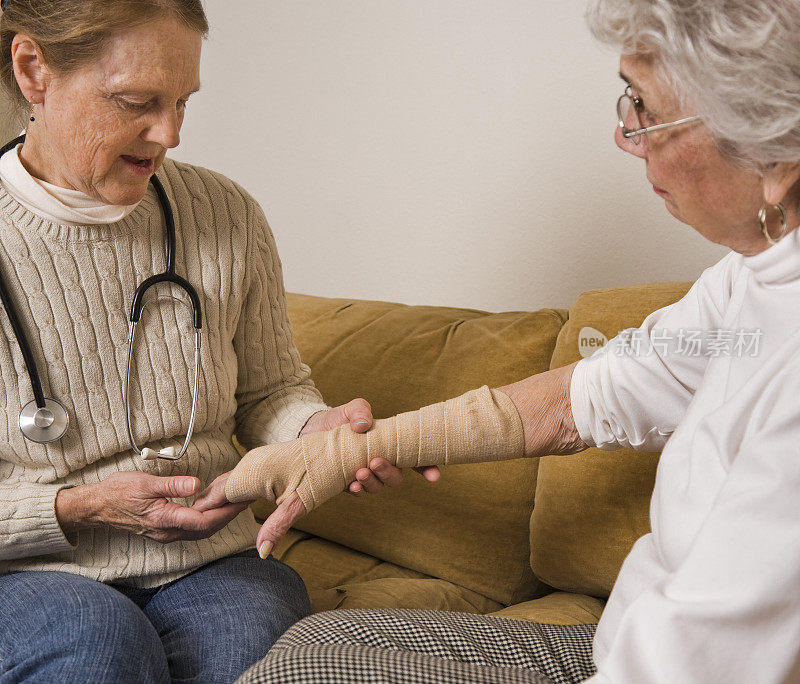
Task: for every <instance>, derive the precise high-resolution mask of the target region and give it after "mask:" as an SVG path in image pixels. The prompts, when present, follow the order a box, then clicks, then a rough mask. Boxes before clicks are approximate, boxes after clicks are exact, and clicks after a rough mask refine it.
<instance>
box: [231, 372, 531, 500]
mask: <svg viewBox="0 0 800 684" xmlns="http://www.w3.org/2000/svg"><path fill="white" fill-rule="evenodd" d="M523 449H524V438H523V433H522V422H521V420H520V417H519V414H518V413H517V409H516V407H515V406H514V403H513V402H512V401H511V399H510V398H509V397H508V395H506V394H504V393H503V392H501V391H499V390H493V389H489V388H488V387H486V386H484V387H481V388H479V389H476V390H472V391H470V392H467V393H466V394H463V395H461V396H460V397H456V398H455V399H448V400H447V401H443V402H440V403H438V404H432V405H430V406H425V407H423V408H421V409H419V410H418V411H409V412H408V413H401V414H399V415H397V416H394V417H392V418H385V419H379V420H375V421H374V424H373V427H372V429H370V430H369V431H368V432H366V433H356V432H353V430H352V429H351V428H350V425H342V426H340V427H338V428H336V429H335V430H329V431H327V432H315V433H311V434H307V435H304V436H303V437H300V438H299V439H294V440H292V441H290V442H282V443H279V444H269V445H266V446H261V447H257V448H255V449H252V450H251V451H248V452H247V454H245V456H244V457H243V458H242V460H241V461H240V462H239V464H238V465H237V466H236V467H235V468H234V469H233V471H232V472H231V474H230V476H229V477H228V481H227V484H226V485H225V495H226V496H227V498H228V500H229V501H251V500H253V499H258V498H262V497H263V498H266V499H269V500H272V501H275V502H276V503H281V502H282V501H283V500H284V499H285V498H286V497H287V496H289V494H291V493H292V492H295V491H296V492H297V493H298V495H299V496H300V499H301V500H302V502H303V504H304V505H305V507H306V510H307V511H310V510H312V509H314V508H317V507H318V506H320V505H321V504H322V503H324V502H325V501H327V500H328V499H330V498H331V497H332V496H334V495H336V494H338V493H340V492H342V491H344V489H345V488H346V487H347V486H348V485H349V484H350V482H352V481H353V480H355V474H356V472H357V471H358V470H359V469H360V468H366V467H368V464H369V462H370V461H371V460H372V459H373V458H376V457H382V458H385V459H386V460H387V461H389V463H392V464H394V465H396V466H398V467H400V468H404V467H408V466H430V465H448V464H453V463H476V462H483V461H502V460H507V459H512V458H520V457H522V456H523Z"/></svg>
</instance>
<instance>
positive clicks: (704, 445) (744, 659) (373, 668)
mask: <svg viewBox="0 0 800 684" xmlns="http://www.w3.org/2000/svg"><path fill="white" fill-rule="evenodd" d="M588 17H589V22H590V26H591V28H592V30H593V31H594V33H595V35H597V36H598V37H599V38H600V39H602V40H604V41H606V42H608V43H611V44H613V45H615V46H616V47H617V48H619V49H620V50H621V51H622V57H621V60H620V75H621V77H622V79H623V85H622V89H623V90H624V92H623V94H622V95H621V97H620V98H619V100H618V103H617V111H618V116H619V126H618V127H617V129H616V134H615V135H616V141H617V144H618V145H619V146H620V148H621V149H622V150H624V151H625V152H628V153H629V154H632V155H634V156H636V157H638V158H640V159H641V160H642V161H643V162H644V170H645V173H646V176H647V180H648V182H649V183H650V184H652V186H653V190H654V191H655V192H656V194H658V195H659V197H661V198H663V200H664V203H665V205H666V208H667V210H668V211H669V212H670V213H672V214H673V215H674V216H675V217H677V218H678V219H680V220H681V221H683V222H685V223H687V224H689V225H691V226H692V227H693V228H694V229H695V230H697V231H698V232H699V233H700V234H701V235H703V236H704V237H706V238H707V239H709V240H711V241H712V242H715V243H718V244H722V245H726V246H727V247H729V248H730V250H731V251H730V252H729V253H728V254H727V255H726V256H725V257H724V258H723V259H722V260H721V261H720V262H719V263H717V264H715V265H713V266H711V267H710V268H708V269H707V270H706V271H704V272H703V274H702V275H701V276H700V278H699V279H698V280H697V282H696V283H695V284H694V286H693V287H692V288H691V290H690V291H689V293H688V294H687V295H686V296H685V297H684V298H683V299H682V300H681V301H679V302H677V303H675V304H673V305H672V306H669V307H666V308H664V309H661V310H659V311H656V312H655V313H653V314H651V315H650V316H649V317H648V318H647V319H646V320H645V322H644V323H643V325H642V326H641V328H640V329H638V330H634V331H633V332H636V333H637V335H636V336H635V339H636V340H637V342H639V343H642V344H641V347H640V350H639V351H638V352H637V350H636V349H635V347H634V346H633V345H632V340H633V339H634V335H632V334H624V335H619V336H618V337H616V338H614V339H613V340H611V341H610V342H609V344H608V345H607V346H606V347H605V348H603V349H602V350H599V351H597V352H596V353H595V354H594V355H593V356H592V357H590V358H588V359H583V360H581V361H580V362H578V363H577V364H573V365H571V366H568V367H566V368H562V369H558V370H553V371H550V372H548V373H543V374H541V375H538V376H535V377H531V378H528V379H526V380H522V381H520V382H518V383H515V384H513V385H509V386H507V387H502V388H499V389H497V390H489V389H488V388H483V389H481V390H477V391H475V392H471V393H469V394H468V395H464V396H463V397H459V398H457V399H454V400H450V401H448V402H444V403H443V404H441V405H439V406H435V407H429V408H426V409H424V410H422V411H420V412H415V413H412V414H406V415H403V416H399V417H397V418H396V419H392V421H389V422H388V423H385V422H383V421H376V426H375V428H374V431H371V432H368V433H366V434H365V435H360V436H357V435H351V434H348V435H347V436H346V438H345V437H344V436H343V435H342V436H340V438H336V437H334V436H331V438H329V439H319V438H314V437H310V438H308V439H306V438H304V439H302V440H298V442H296V443H289V444H287V445H283V446H279V447H275V448H274V451H273V448H270V447H263V448H260V449H257V450H255V451H254V452H252V453H251V454H249V455H248V457H247V458H246V459H245V460H244V461H243V462H242V463H241V464H240V465H238V466H237V468H236V469H235V470H234V471H233V473H231V474H230V475H227V474H226V475H223V476H222V477H223V478H224V479H225V482H224V485H225V486H224V490H225V494H227V496H223V495H220V491H219V487H217V489H216V490H215V488H214V487H212V489H211V490H209V492H208V493H207V494H206V496H207V497H214V496H217V497H218V501H219V502H220V503H223V504H224V502H226V501H229V500H239V499H240V498H247V497H248V496H251V495H255V494H259V495H264V494H266V495H268V496H275V497H278V498H279V500H280V501H281V504H280V506H279V508H278V510H277V511H276V514H275V516H274V518H273V519H271V520H269V521H267V523H266V524H265V527H264V529H262V531H261V533H260V536H259V541H263V542H266V543H268V544H269V543H271V542H273V541H274V540H275V539H276V538H277V537H278V536H279V535H280V533H281V532H282V530H283V529H284V528H285V526H286V525H287V524H288V523H290V522H291V521H292V520H293V519H295V518H297V517H298V516H299V515H302V514H303V513H304V511H305V509H306V508H308V507H313V506H316V505H318V503H319V502H320V501H321V500H324V498H325V497H326V496H330V495H332V494H333V492H334V489H332V488H331V482H336V483H337V484H336V486H339V487H340V486H341V484H342V482H344V481H345V480H346V478H347V475H348V474H349V473H351V472H352V469H353V468H357V467H358V466H359V465H363V464H364V463H365V461H364V458H365V457H367V456H375V455H377V454H378V453H379V452H381V450H384V451H383V453H384V454H386V455H388V456H389V457H390V458H391V459H392V460H398V461H399V462H401V463H405V462H413V463H416V464H422V463H436V462H446V461H447V460H448V459H450V460H459V461H466V460H483V459H487V458H488V459H491V458H511V457H514V456H523V455H525V456H540V455H545V454H564V453H573V452H575V451H579V450H581V449H582V448H584V447H585V446H598V447H600V448H606V449H615V448H618V447H619V446H631V447H634V448H637V449H644V450H648V451H650V450H654V449H663V451H662V454H661V460H660V463H659V468H658V473H657V478H656V483H655V491H654V493H653V498H652V503H651V523H652V525H651V527H652V532H651V533H649V534H646V535H644V536H643V537H641V538H640V539H639V540H638V541H637V542H636V543H635V545H634V546H633V548H632V550H631V551H630V553H629V555H628V557H627V558H626V560H625V562H624V564H623V566H622V569H621V571H620V573H619V576H618V578H617V581H616V583H615V586H614V589H613V591H612V592H611V596H610V598H609V600H608V604H607V605H606V608H605V610H604V612H603V615H602V618H601V620H600V623H599V625H597V628H596V632H595V628H594V626H593V625H578V626H568V627H563V626H557V625H540V624H535V623H527V622H517V621H513V620H507V619H503V618H490V617H484V616H474V615H462V614H455V613H436V612H430V611H334V612H331V613H322V614H319V615H316V616H314V617H312V618H308V619H305V620H303V621H301V622H300V623H298V624H297V625H295V626H294V627H293V628H292V629H290V630H289V631H288V632H287V633H286V634H285V635H284V636H283V637H282V638H281V639H280V640H279V642H278V643H277V644H276V646H275V647H274V649H273V650H272V652H271V653H270V654H269V656H268V657H267V658H265V659H264V660H263V661H262V662H261V663H260V664H259V665H258V666H256V667H254V668H252V669H251V670H250V671H249V672H248V674H247V675H246V676H245V677H244V678H243V680H242V681H247V682H257V681H269V682H300V681H304V682H306V681H307V682H333V681H348V680H353V681H366V680H368V679H369V678H370V677H374V678H375V679H376V680H380V681H385V682H456V681H458V682H464V681H469V682H559V683H567V682H578V681H584V680H587V679H588V680H589V681H592V682H597V683H598V684H599V683H601V682H602V683H604V684H605V683H608V684H612V683H613V684H650V683H654V682H669V683H676V682H681V683H683V682H687V683H688V682H697V683H698V684H699V683H707V682H726V683H730V682H741V683H743V684H745V683H747V684H749V683H751V682H760V683H761V682H763V683H772V682H775V683H778V682H798V681H800V533H798V531H799V530H800V448H799V447H798V445H799V444H800V401H798V396H800V351H798V350H800V231H798V230H797V227H798V225H800V42H799V41H798V40H797V36H798V34H800V3H798V2H796V0H702V1H698V0H591V1H590V3H589V11H588ZM576 88H577V90H579V86H576ZM682 329H683V330H689V329H691V330H697V329H701V330H704V331H705V336H704V341H703V348H702V349H701V353H697V354H695V353H693V352H692V351H689V350H688V349H687V346H686V340H685V339H682V337H681V334H680V333H681V330H682ZM737 330H747V331H757V332H758V333H759V335H760V352H759V353H758V355H756V356H752V355H744V356H742V357H733V356H724V355H719V354H714V353H713V342H714V340H715V339H716V340H719V339H720V334H723V333H730V334H733V333H735V331H737ZM628 332H629V333H630V332H631V331H628ZM665 332H668V333H670V334H669V335H668V336H666V335H664V333H665ZM656 335H658V336H659V338H660V339H662V340H663V339H669V340H670V344H669V346H666V347H665V346H664V345H663V344H660V343H659V344H654V343H652V340H654V339H655V338H656ZM373 432H374V437H371V435H372V434H373ZM504 435H505V437H506V439H505V440H504V439H503V437H504ZM341 443H345V444H346V445H347V449H345V450H344V451H346V452H347V453H344V452H342V451H341V450H339V445H340V444H341ZM470 444H472V445H473V447H474V448H472V449H471V448H470ZM353 452H356V453H357V454H358V455H360V457H361V459H362V460H361V462H360V463H359V462H357V461H356V460H355V459H353V458H352V456H351V454H352V453H353ZM319 453H322V454H324V459H325V460H320V459H318V458H317V457H316V454H319ZM269 454H276V455H279V456H280V457H281V458H282V459H283V460H282V465H283V466H284V467H283V468H282V469H281V473H280V477H278V476H277V474H274V473H271V472H270V470H269V467H268V465H267V463H265V461H266V460H269V459H267V458H266V457H267V456H268V455H269ZM325 462H327V463H328V464H329V466H328V472H318V471H317V468H321V467H323V465H322V464H324V463H325ZM290 466H291V467H292V468H293V469H294V471H293V472H294V474H293V475H287V468H289V467H290ZM337 467H338V468H340V469H341V470H343V473H342V474H341V475H339V476H337V478H332V476H331V475H330V473H331V472H333V471H335V469H336V468H337ZM204 498H205V497H204Z"/></svg>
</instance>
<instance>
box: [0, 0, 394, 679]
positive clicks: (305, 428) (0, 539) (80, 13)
mask: <svg viewBox="0 0 800 684" xmlns="http://www.w3.org/2000/svg"><path fill="white" fill-rule="evenodd" d="M2 9H3V15H2V18H0V78H2V83H3V85H4V86H5V87H6V89H7V90H8V92H9V94H10V96H11V97H12V98H13V99H14V100H15V101H17V102H18V103H19V105H20V107H21V109H22V110H23V111H24V113H25V119H26V123H27V135H26V137H25V138H24V140H22V139H20V140H19V141H17V143H16V144H12V145H10V146H8V151H7V152H6V153H5V154H3V155H2V157H0V278H1V279H2V283H3V286H4V287H3V288H1V289H2V290H3V305H4V307H3V308H4V311H3V312H0V405H2V406H3V407H4V411H3V412H2V417H0V606H2V612H3V618H2V620H0V680H2V681H19V680H22V679H28V678H30V679H35V680H37V681H63V682H68V681H75V682H88V681H92V682H95V681H96V682H100V681H108V682H128V681H130V682H143V681H148V682H149V681H156V682H164V681H170V680H180V681H186V682H191V681H197V682H203V683H206V682H230V681H232V680H233V679H235V678H236V677H237V676H238V675H239V674H241V673H242V672H243V671H244V670H245V669H246V667H247V666H248V665H250V664H251V663H252V662H254V661H255V660H256V659H257V658H258V657H260V656H261V655H263V653H264V652H265V651H266V650H267V649H268V648H269V647H270V646H271V644H272V643H273V642H274V641H275V639H276V638H277V637H278V636H279V635H280V634H281V633H282V632H283V631H284V630H285V629H286V628H287V627H288V626H289V625H290V624H292V623H293V622H294V621H296V620H298V619H299V618H301V617H303V616H305V615H307V614H308V613H309V612H310V607H309V604H308V596H307V594H306V591H305V587H304V586H303V584H302V582H301V581H300V579H299V577H298V576H297V574H296V573H295V572H294V571H292V570H291V569H290V568H288V567H287V566H285V565H283V564H282V563H279V562H277V561H275V560H274V559H270V560H269V561H267V562H265V561H262V560H261V559H259V558H258V556H257V554H256V553H255V551H254V549H252V546H253V544H254V541H255V536H256V533H257V532H258V525H257V524H256V522H255V520H254V518H253V515H252V513H251V512H250V511H249V509H247V507H246V505H245V504H241V503H235V504H226V505H223V506H220V507H216V508H214V509H213V510H205V511H201V510H199V509H197V508H192V505H191V504H192V503H193V499H194V496H195V495H196V494H197V492H199V491H200V490H201V489H202V488H203V487H205V486H207V485H208V484H209V483H211V482H212V481H213V480H214V479H215V478H216V477H217V476H219V475H220V474H222V473H225V472H228V471H230V470H231V468H233V467H234V466H235V465H236V463H237V462H238V460H239V454H238V452H237V450H236V449H235V448H234V445H233V443H232V436H233V435H236V437H237V438H238V439H239V441H240V442H241V443H242V444H244V445H246V446H247V447H250V448H253V447H256V446H258V445H262V444H266V443H269V442H275V441H282V440H288V439H291V438H294V437H297V435H298V434H299V433H301V432H303V433H309V432H314V431H319V430H329V429H331V428H334V427H337V426H339V425H342V424H347V425H348V429H351V428H350V425H352V429H355V430H364V429H366V428H368V427H369V426H370V424H371V420H372V417H371V414H370V409H369V406H368V404H367V403H366V402H365V401H364V400H354V401H353V402H350V403H349V404H347V405H345V406H342V407H337V408H335V409H329V408H328V407H327V406H326V405H325V403H324V402H323V401H322V398H321V397H320V395H319V393H318V392H317V390H316V389H315V388H314V385H313V383H312V382H311V381H310V380H309V370H308V368H307V367H306V366H305V365H303V364H302V363H301V361H300V358H299V356H298V354H297V350H296V349H295V347H294V344H293V341H292V332H291V327H290V325H289V321H288V318H287V315H286V303H285V300H284V291H283V283H282V276H281V266H280V261H279V259H278V254H277V252H276V249H275V242H274V240H273V238H272V234H271V232H270V229H269V226H268V225H267V222H266V219H265V217H264V214H263V212H262V211H261V209H260V207H259V206H258V205H257V204H256V202H254V201H253V199H252V198H251V197H250V196H249V195H248V194H247V193H246V192H245V191H244V190H243V189H242V188H240V187H239V186H238V185H236V184H235V183H233V182H232V181H230V180H228V179H227V178H225V177H223V176H221V175H220V174H217V173H213V172H211V171H207V170H205V169H201V168H197V167H193V166H190V165H187V164H179V163H176V162H173V161H170V160H168V159H166V158H165V155H166V151H167V150H168V149H169V148H173V147H175V146H176V145H177V144H178V142H179V132H180V129H181V125H182V123H183V118H184V114H185V110H186V105H187V101H188V100H189V98H190V96H191V95H192V93H193V92H194V91H196V90H197V89H198V87H199V63H200V50H201V43H202V38H203V36H204V35H205V33H206V31H207V29H208V26H207V22H206V18H205V15H204V13H203V9H202V5H201V3H200V1H199V0H85V1H82V2H75V1H73V0H3V2H2ZM154 174H156V175H155V176H154ZM151 177H153V178H157V179H158V180H159V181H160V185H159V186H156V185H155V181H151ZM161 186H163V191H164V193H165V196H166V202H164V198H162V199H159V196H158V194H157V193H158V188H160V187H161ZM160 205H161V206H160ZM167 208H170V209H171V211H173V212H174V215H175V223H176V226H175V228H176V231H175V244H174V247H175V249H174V252H173V254H172V259H174V266H175V273H176V274H177V275H178V276H180V277H182V278H184V279H185V280H186V281H188V282H189V283H190V284H191V285H192V287H193V288H194V290H195V291H196V292H197V295H198V299H199V300H200V305H201V311H202V323H203V337H202V345H201V346H200V349H199V352H198V353H199V362H200V363H199V373H198V376H197V386H196V390H195V386H194V377H195V375H194V368H195V364H194V363H193V361H194V359H195V344H194V335H193V334H192V316H191V307H190V306H189V304H190V302H189V299H188V297H187V294H186V292H185V291H184V290H182V289H179V288H177V287H176V286H174V285H172V284H170V283H160V284H158V285H157V286H154V288H153V289H151V290H149V291H148V293H147V294H146V295H145V299H144V302H145V307H144V311H143V313H142V317H141V320H140V323H139V332H138V333H137V335H136V341H135V345H134V346H133V364H132V365H133V372H132V374H131V383H130V392H129V396H127V395H128V392H126V390H125V384H126V383H125V377H126V366H127V348H128V336H129V326H128V317H127V312H128V311H129V310H130V307H131V300H132V298H133V293H134V291H135V290H136V288H137V286H138V285H139V284H140V283H141V282H142V281H144V280H145V279H146V278H149V277H151V276H153V275H155V274H160V273H162V272H164V270H165V267H166V265H167V262H168V258H167V255H166V254H165V245H166V244H167V243H166V236H165V232H166V229H167V222H166V211H167ZM14 311H15V312H16V317H15V318H16V319H17V323H18V328H19V329H18V330H14V329H13V327H12V324H11V320H12V318H11V316H12V312H14ZM20 339H26V340H27V343H28V346H29V347H30V355H29V356H30V358H24V354H23V352H22V347H23V345H21V344H20V342H19V340H20ZM29 362H32V363H29ZM31 367H35V368H36V369H38V376H39V380H40V384H41V391H40V392H39V394H40V395H41V394H42V393H46V396H47V397H49V398H51V401H53V402H57V404H56V403H53V404H51V406H53V407H56V408H57V406H62V407H63V410H64V413H63V415H62V416H61V418H66V419H68V423H69V424H68V426H67V425H66V421H61V422H59V421H56V423H53V422H52V419H53V415H54V414H53V413H52V412H50V413H49V414H48V411H49V410H50V409H47V410H45V411H44V412H42V413H41V414H37V415H36V416H34V418H33V420H32V423H31V424H29V425H28V428H31V429H28V428H26V429H27V430H28V432H27V435H26V434H23V432H22V430H21V429H20V425H19V424H18V417H19V416H20V414H21V412H23V409H24V407H25V406H26V405H27V406H33V407H34V408H36V407H38V406H39V398H36V399H34V397H35V395H36V394H37V392H36V389H35V386H36V383H35V382H34V376H35V373H30V372H29V371H30V369H31ZM193 396H194V398H196V405H195V406H194V407H193ZM126 398H127V399H129V401H128V402H126ZM126 403H129V405H130V421H127V420H126ZM44 408H47V407H46V406H45V407H44ZM193 415H194V418H195V420H194V433H193V435H192V438H191V440H190V441H189V442H188V445H187V446H186V449H185V453H184V454H183V455H182V456H181V457H180V458H178V459H177V460H166V459H159V458H156V459H154V460H145V459H143V458H142V457H141V456H140V454H139V448H141V451H142V452H143V453H144V454H145V455H153V454H158V452H162V451H163V452H165V454H158V455H169V454H170V452H172V451H178V452H179V453H180V450H181V448H182V445H183V443H184V442H185V441H186V436H187V433H188V432H189V429H190V423H191V418H192V416H193ZM31 425H32V427H31ZM64 427H66V428H67V429H66V431H65V432H64V433H63V435H62V434H61V433H60V429H61V428H64ZM129 427H130V434H129ZM55 428H58V429H55ZM53 433H54V434H53ZM31 436H33V439H30V438H29V437H31ZM43 437H45V438H46V439H42V438H43ZM134 444H138V447H134ZM392 477H396V473H393V474H392ZM390 479H391V478H390ZM378 485H379V478H376V476H374V475H372V474H370V475H369V477H367V478H366V479H365V480H364V485H363V487H364V488H365V489H367V490H369V489H374V488H375V487H377V486H378ZM361 488H362V484H358V483H354V484H352V485H351V491H357V490H359V489H361Z"/></svg>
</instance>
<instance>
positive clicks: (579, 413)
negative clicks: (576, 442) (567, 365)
mask: <svg viewBox="0 0 800 684" xmlns="http://www.w3.org/2000/svg"><path fill="white" fill-rule="evenodd" d="M586 361H587V360H586V359H582V360H581V361H579V362H578V363H577V365H576V366H575V368H574V370H573V371H572V378H571V379H570V383H569V403H570V408H571V409H572V419H573V420H574V421H575V428H576V429H577V430H578V435H580V438H581V439H582V440H583V443H584V444H586V446H589V447H594V446H597V443H596V442H595V440H594V437H593V436H592V432H591V430H590V429H589V415H590V413H591V408H592V407H591V402H590V401H589V392H588V391H587V388H586V381H587V380H586V373H587V368H586V366H587V363H586Z"/></svg>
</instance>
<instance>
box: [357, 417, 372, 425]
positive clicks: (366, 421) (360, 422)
mask: <svg viewBox="0 0 800 684" xmlns="http://www.w3.org/2000/svg"><path fill="white" fill-rule="evenodd" d="M356 425H369V421H368V420H366V419H365V418H359V419H358V420H357V421H356Z"/></svg>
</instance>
